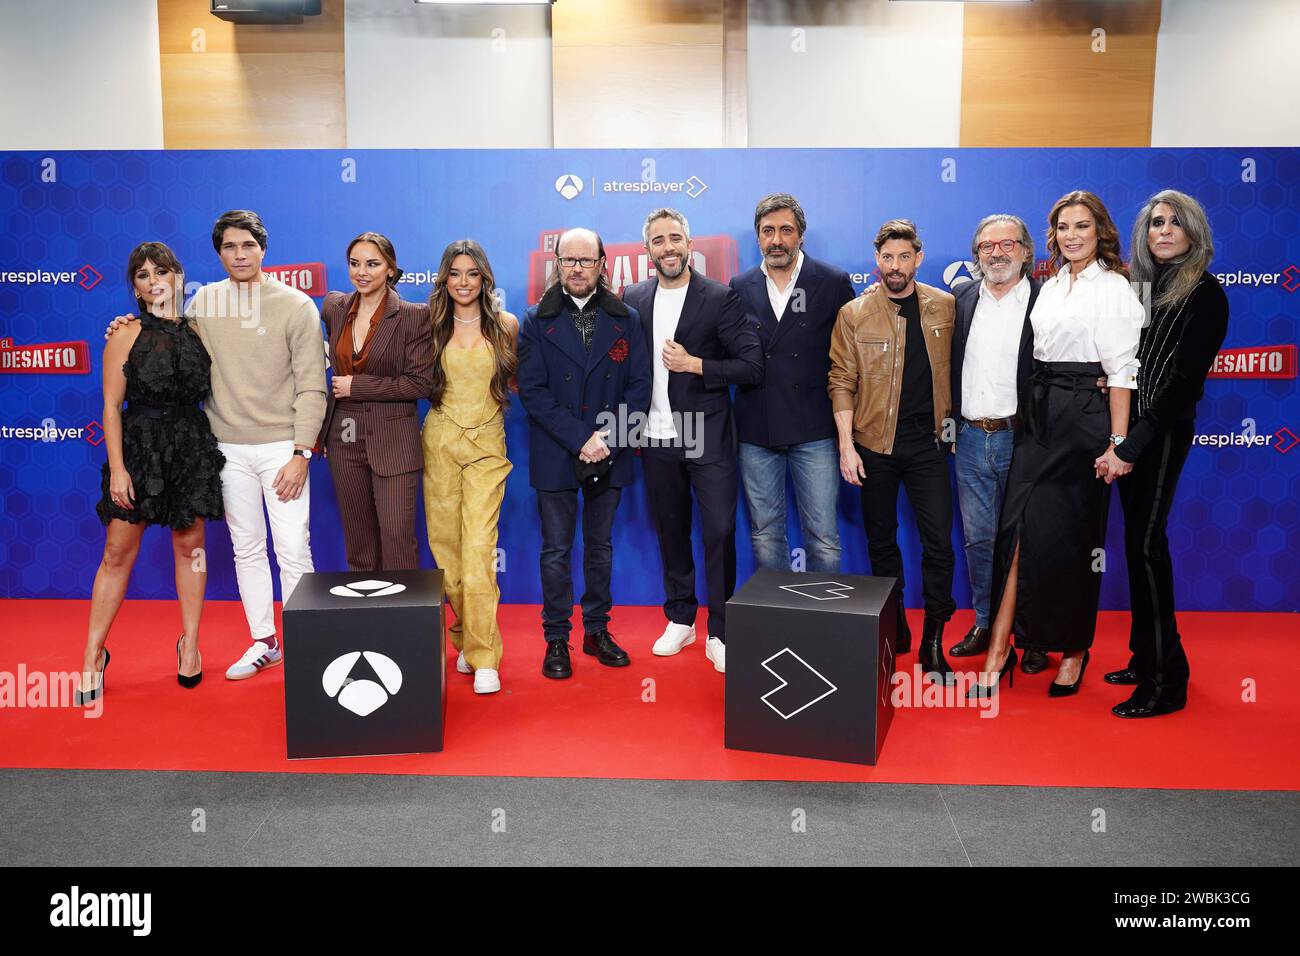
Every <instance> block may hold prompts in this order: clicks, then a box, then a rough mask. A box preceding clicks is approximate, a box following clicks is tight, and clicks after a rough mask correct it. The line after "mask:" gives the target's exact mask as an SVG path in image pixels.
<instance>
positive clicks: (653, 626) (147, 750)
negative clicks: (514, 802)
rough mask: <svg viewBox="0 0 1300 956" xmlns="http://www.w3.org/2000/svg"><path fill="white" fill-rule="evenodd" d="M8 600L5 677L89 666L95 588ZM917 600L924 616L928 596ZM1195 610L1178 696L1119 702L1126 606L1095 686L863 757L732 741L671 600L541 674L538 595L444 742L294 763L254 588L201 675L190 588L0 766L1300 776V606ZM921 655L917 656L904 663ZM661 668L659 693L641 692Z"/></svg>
mask: <svg viewBox="0 0 1300 956" xmlns="http://www.w3.org/2000/svg"><path fill="white" fill-rule="evenodd" d="M0 609H2V613H3V618H4V623H5V627H4V635H3V637H0V688H3V684H8V687H7V688H3V689H4V690H7V691H8V693H9V694H11V693H12V688H13V686H14V682H15V680H16V678H17V676H18V675H19V673H20V672H19V665H20V663H21V664H22V665H23V667H24V668H25V673H26V674H28V675H31V674H33V673H36V672H42V673H45V674H49V673H50V672H53V671H58V672H63V671H71V670H75V669H76V668H78V667H79V666H80V663H81V651H82V644H83V641H84V640H85V626H86V613H87V610H88V602H85V601H13V600H10V601H0ZM912 618H913V621H912V629H913V631H914V632H915V633H917V634H919V633H920V628H921V620H920V613H919V612H916V611H914V612H912ZM1179 620H1180V622H1181V624H1182V628H1183V633H1184V639H1185V641H1186V643H1187V645H1188V647H1189V649H1190V653H1191V657H1192V669H1193V676H1192V686H1191V693H1190V696H1189V706H1188V709H1187V710H1185V711H1183V712H1182V713H1179V714H1175V715H1172V716H1169V717H1162V718H1158V719H1154V720H1145V721H1122V720H1118V719H1116V718H1115V717H1113V716H1111V714H1110V711H1109V708H1110V706H1111V705H1112V704H1114V703H1117V702H1118V701H1120V700H1122V699H1123V698H1124V697H1125V696H1126V693H1125V691H1124V689H1123V688H1115V687H1111V686H1109V685H1107V684H1105V683H1104V682H1103V681H1102V680H1101V676H1102V674H1103V673H1105V672H1106V671H1107V670H1113V669H1115V668H1118V667H1121V666H1123V665H1124V663H1125V662H1126V661H1127V646H1126V643H1127V629H1128V618H1127V615H1125V614H1123V613H1118V612H1106V613H1103V615H1102V618H1101V624H1100V627H1099V635H1098V639H1097V643H1096V646H1095V647H1094V648H1093V659H1092V663H1091V665H1090V666H1089V669H1088V674H1087V677H1086V679H1085V682H1084V686H1083V689H1082V690H1081V692H1080V693H1079V694H1078V695H1077V696H1075V697H1072V698H1066V699H1061V700H1049V699H1048V697H1047V684H1048V682H1049V681H1050V680H1051V679H1052V675H1053V671H1054V669H1053V668H1049V669H1048V670H1047V671H1045V672H1043V673H1042V674H1039V675H1036V676H1034V677H1026V676H1025V675H1024V674H1019V673H1018V674H1017V676H1016V685H1015V688H1014V689H1013V690H1010V691H1007V690H1006V688H1005V686H1004V688H1003V690H1004V694H1003V696H1002V701H1001V707H1000V712H999V714H998V715H997V717H996V718H993V719H989V718H981V717H980V716H979V714H980V711H979V710H976V709H967V708H964V707H963V708H938V709H936V708H903V709H900V710H899V711H898V712H897V714H896V716H895V718H894V722H893V727H892V729H891V730H890V733H889V737H888V738H887V740H886V741H885V746H884V752H883V754H882V757H881V760H880V763H879V764H878V765H877V766H876V767H859V766H856V765H852V764H841V763H831V762H827V761H821V760H809V759H803V758H796V757H778V756H771V755H766V754H752V753H744V752H740V751H731V750H727V749H725V748H724V747H723V745H722V740H723V734H722V696H723V678H722V675H721V674H718V673H716V672H714V670H713V668H712V666H710V665H708V664H707V663H706V662H705V660H704V652H703V646H702V644H703V642H702V641H701V642H697V643H696V644H694V645H692V646H691V647H689V648H687V649H686V650H685V651H684V652H682V653H681V654H679V655H678V656H676V657H671V658H657V657H654V656H652V655H651V654H650V645H651V643H653V641H654V639H655V638H656V637H657V636H658V635H659V632H660V631H661V630H662V627H663V617H662V614H661V612H660V611H659V609H658V608H643V607H631V608H619V609H616V610H615V613H614V621H613V624H612V626H611V630H612V631H613V633H614V634H615V635H617V637H618V639H619V640H620V642H621V643H622V644H623V645H624V646H625V647H626V648H627V649H628V650H629V652H630V653H631V654H632V658H633V661H632V666H631V667H626V668H621V669H612V668H605V667H601V666H600V665H599V664H597V663H596V662H595V660H594V659H593V658H589V657H585V656H583V655H582V654H581V653H577V652H576V650H575V654H574V663H575V667H574V670H575V673H574V676H573V678H572V679H571V680H567V681H550V680H547V679H546V678H544V677H542V676H541V673H540V671H539V665H540V663H541V657H542V651H543V647H542V643H541V637H540V633H539V631H540V628H539V616H538V609H537V608H536V607H534V606H510V607H504V608H502V611H501V624H502V630H503V632H504V634H505V640H506V658H505V660H504V661H503V663H502V667H501V676H502V683H503V686H504V690H503V691H502V692H501V693H500V694H497V695H493V696H486V697H476V696H475V695H474V694H473V692H472V690H471V679H470V678H468V677H465V676H464V675H460V674H457V673H456V672H455V668H454V665H455V660H454V657H453V658H450V659H449V661H448V664H449V673H448V676H447V683H448V688H449V699H448V716H447V735H446V749H445V750H444V751H443V752H442V753H439V754H424V755H411V756H402V757H362V758H347V759H338V758H336V759H329V760H302V761H289V760H287V759H285V756H284V753H285V749H284V689H283V676H282V675H283V671H282V669H281V668H275V669H274V670H272V671H270V672H268V673H266V674H263V675H259V676H258V677H255V678H253V679H252V680H248V681H243V682H240V683H234V682H230V681H226V680H225V679H224V676H223V675H224V672H225V668H226V667H227V666H228V665H229V664H230V663H231V662H232V661H233V660H234V659H235V658H236V657H238V656H239V654H241V653H242V652H243V650H244V647H245V646H246V636H245V635H246V634H247V631H246V629H245V624H244V618H243V613H242V611H241V609H240V606H239V604H238V603H235V602H217V601H214V602H209V603H208V605H207V608H206V610H205V614H204V621H203V624H204V632H203V633H204V639H203V651H204V664H205V676H204V682H203V684H201V685H200V686H199V687H198V688H197V689H196V690H192V691H187V690H184V689H182V688H181V687H179V686H177V684H176V681H175V678H174V676H173V675H174V673H175V666H176V658H175V650H174V647H175V641H176V635H177V634H178V633H179V632H180V624H179V612H178V609H177V607H176V605H175V603H174V602H161V601H133V602H127V604H126V605H125V606H124V607H123V609H122V613H121V614H120V615H119V616H118V620H117V622H116V624H115V625H114V628H113V632H112V634H111V635H110V637H109V647H110V649H111V650H112V652H113V663H112V666H111V667H110V668H109V671H110V672H109V675H108V686H107V694H106V697H105V701H104V704H105V706H104V708H103V714H102V716H101V717H99V718H98V719H93V720H90V719H86V718H84V717H83V716H82V714H81V713H80V712H79V711H76V710H74V709H71V708H58V707H53V708H51V707H44V708H31V707H16V706H14V702H13V700H12V698H11V697H6V699H5V701H4V707H3V709H2V710H0V721H3V723H2V724H0V727H2V728H3V734H2V735H0V740H2V743H0V766H5V767H46V768H48V767H66V768H100V769H128V770H242V771H290V772H301V773H322V772H323V773H412V774H445V775H469V776H482V775H500V776H520V777H617V778H657V779H686V780H839V781H879V782H889V783H952V784H1019V785H1031V786H1099V787H1170V788H1205V789H1222V790H1296V789H1300V761H1297V759H1296V741H1297V740H1298V739H1300V694H1298V693H1297V690H1296V687H1297V680H1298V679H1300V667H1298V666H1297V664H1296V659H1295V658H1294V657H1293V656H1292V652H1293V650H1294V649H1295V648H1296V647H1297V644H1298V642H1297V638H1300V624H1298V623H1297V617H1296V616H1295V615H1291V614H1217V613H1216V614H1208V613H1202V614H1183V615H1180V617H1179ZM970 623H971V616H970V612H964V613H959V614H958V616H957V617H956V618H955V619H954V620H953V622H952V623H951V624H950V625H949V628H948V636H949V638H948V641H947V644H948V645H949V646H951V644H952V643H953V642H955V641H956V640H957V638H958V637H959V636H960V635H961V634H963V633H965V631H966V629H967V628H968V627H969V626H970ZM579 648H580V645H579ZM289 652H290V653H292V647H290V648H289ZM915 662H916V654H915V652H913V653H912V654H909V655H905V656H904V657H903V658H902V661H901V663H902V664H903V665H905V666H907V667H910V666H911V665H912V664H914V663H915ZM971 666H972V668H973V665H971ZM648 680H651V681H653V682H654V683H653V685H647V684H646V682H647V681H648ZM1244 682H1246V683H1251V682H1253V684H1254V696H1255V698H1256V701H1255V702H1247V701H1243V699H1242V698H1243V694H1244V693H1245V691H1244V690H1243V683H1244ZM650 686H652V688H653V697H654V700H653V702H647V701H644V700H643V699H642V698H643V696H649V693H648V691H647V689H646V688H647V687H650Z"/></svg>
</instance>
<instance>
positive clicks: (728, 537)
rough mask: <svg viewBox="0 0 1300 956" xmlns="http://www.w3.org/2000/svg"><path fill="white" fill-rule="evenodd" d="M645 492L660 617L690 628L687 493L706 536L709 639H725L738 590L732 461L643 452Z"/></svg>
mask: <svg viewBox="0 0 1300 956" xmlns="http://www.w3.org/2000/svg"><path fill="white" fill-rule="evenodd" d="M641 462H642V464H643V466H644V469H645V484H646V494H647V496H648V497H649V499H650V509H651V511H653V512H654V519H655V530H656V532H658V535H659V555H660V557H661V558H662V559H663V565H664V614H665V615H667V617H668V620H670V621H672V622H673V623H674V624H688V625H689V624H694V623H695V614H696V612H697V611H698V610H699V607H700V603H699V601H698V600H697V599H696V597H695V558H694V555H693V554H692V551H691V492H692V491H694V492H695V501H696V503H697V504H698V505H699V506H700V522H701V524H702V525H703V528H702V530H703V532H704V580H705V583H706V584H707V585H708V602H709V634H708V636H709V637H716V638H718V640H720V641H724V642H725V641H726V639H727V601H728V600H729V599H730V598H731V595H732V594H734V593H735V590H736V494H737V479H736V460H735V458H734V457H731V456H728V457H727V458H725V459H723V460H721V461H714V462H700V461H697V460H695V459H691V458H687V457H686V456H685V454H684V449H682V448H669V447H663V448H655V447H653V446H646V447H645V448H642V449H641Z"/></svg>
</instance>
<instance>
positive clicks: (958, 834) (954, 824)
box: [934, 786, 975, 868]
mask: <svg viewBox="0 0 1300 956" xmlns="http://www.w3.org/2000/svg"><path fill="white" fill-rule="evenodd" d="M934 789H935V790H937V791H938V792H939V800H940V801H942V803H943V811H944V813H946V814H948V823H949V825H950V826H951V827H952V832H953V835H954V836H956V837H957V844H958V846H960V847H961V855H962V856H964V857H966V865H967V866H969V867H971V868H974V866H975V864H974V863H972V862H971V858H970V854H969V853H967V852H966V841H965V840H963V839H962V838H961V831H960V830H958V829H957V821H956V820H954V819H953V818H952V811H951V810H950V809H948V801H947V800H946V799H945V798H944V795H943V788H942V787H940V786H935V788H934Z"/></svg>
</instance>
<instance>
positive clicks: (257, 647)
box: [226, 641, 284, 680]
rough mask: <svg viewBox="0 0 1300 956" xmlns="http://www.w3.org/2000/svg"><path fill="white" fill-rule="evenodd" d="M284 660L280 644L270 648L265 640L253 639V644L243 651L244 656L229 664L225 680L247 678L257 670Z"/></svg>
mask: <svg viewBox="0 0 1300 956" xmlns="http://www.w3.org/2000/svg"><path fill="white" fill-rule="evenodd" d="M283 660H284V654H283V653H281V651H280V645H279V644H277V645H276V646H275V650H271V648H270V646H269V645H268V644H267V643H266V641H254V642H253V646H252V647H250V648H249V649H248V650H246V651H244V656H243V657H241V658H240V659H239V660H237V661H235V663H233V664H231V665H230V668H229V670H227V671H226V680H248V678H250V677H252V676H253V675H254V674H256V673H257V672H258V671H263V670H266V668H268V667H274V666H275V665H276V664H279V663H280V662H281V661H283Z"/></svg>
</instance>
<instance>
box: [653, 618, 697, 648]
mask: <svg viewBox="0 0 1300 956" xmlns="http://www.w3.org/2000/svg"><path fill="white" fill-rule="evenodd" d="M694 643H695V625H694V624H674V623H673V622H672V621H669V622H668V626H667V627H665V628H664V632H663V633H662V634H661V635H659V640H657V641H655V645H654V647H652V648H650V650H651V652H652V653H654V654H655V655H657V656H659V657H672V656H673V655H674V654H677V653H680V652H681V649H682V648H683V647H685V646H686V645H687V644H694Z"/></svg>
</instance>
